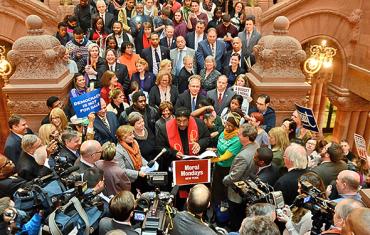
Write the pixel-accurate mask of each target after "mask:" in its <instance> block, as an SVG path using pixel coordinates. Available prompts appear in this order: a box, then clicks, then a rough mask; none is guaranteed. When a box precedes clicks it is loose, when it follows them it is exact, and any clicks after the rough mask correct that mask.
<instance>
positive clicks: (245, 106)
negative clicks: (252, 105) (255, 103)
mask: <svg viewBox="0 0 370 235" xmlns="http://www.w3.org/2000/svg"><path fill="white" fill-rule="evenodd" d="M233 89H234V92H235V94H237V95H241V96H242V97H243V103H242V107H241V109H242V111H243V112H244V113H248V110H249V102H248V99H249V97H251V93H252V89H251V88H249V87H242V86H234V87H233Z"/></svg>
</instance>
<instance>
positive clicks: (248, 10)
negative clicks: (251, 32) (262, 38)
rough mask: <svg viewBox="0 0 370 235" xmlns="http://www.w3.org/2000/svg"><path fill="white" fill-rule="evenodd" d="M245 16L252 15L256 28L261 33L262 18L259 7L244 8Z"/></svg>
mask: <svg viewBox="0 0 370 235" xmlns="http://www.w3.org/2000/svg"><path fill="white" fill-rule="evenodd" d="M245 14H246V15H247V16H248V15H254V16H255V17H256V24H255V25H256V28H257V30H258V32H261V18H262V9H261V7H259V6H258V7H246V8H245Z"/></svg>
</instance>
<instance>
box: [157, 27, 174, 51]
mask: <svg viewBox="0 0 370 235" xmlns="http://www.w3.org/2000/svg"><path fill="white" fill-rule="evenodd" d="M174 32H175V29H174V28H173V26H172V25H167V26H166V29H165V34H166V37H164V38H162V39H161V41H160V42H159V44H160V45H161V46H163V47H167V48H169V49H170V50H171V49H174V48H176V40H175V38H174V37H173V34H174Z"/></svg>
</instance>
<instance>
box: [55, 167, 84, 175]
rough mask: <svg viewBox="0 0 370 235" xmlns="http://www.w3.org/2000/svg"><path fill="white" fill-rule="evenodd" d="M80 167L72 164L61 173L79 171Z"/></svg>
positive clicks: (66, 173)
mask: <svg viewBox="0 0 370 235" xmlns="http://www.w3.org/2000/svg"><path fill="white" fill-rule="evenodd" d="M79 169H80V167H79V166H71V167H69V168H67V169H66V170H65V171H63V172H62V173H61V174H60V175H68V174H70V173H72V172H74V171H77V170H79Z"/></svg>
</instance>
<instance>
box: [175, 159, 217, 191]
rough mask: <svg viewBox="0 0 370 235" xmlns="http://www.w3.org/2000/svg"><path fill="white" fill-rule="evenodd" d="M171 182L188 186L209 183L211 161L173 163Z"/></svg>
mask: <svg viewBox="0 0 370 235" xmlns="http://www.w3.org/2000/svg"><path fill="white" fill-rule="evenodd" d="M173 182H174V184H175V185H188V184H199V183H209V182H211V160H209V159H201V160H180V161H174V162H173Z"/></svg>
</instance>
